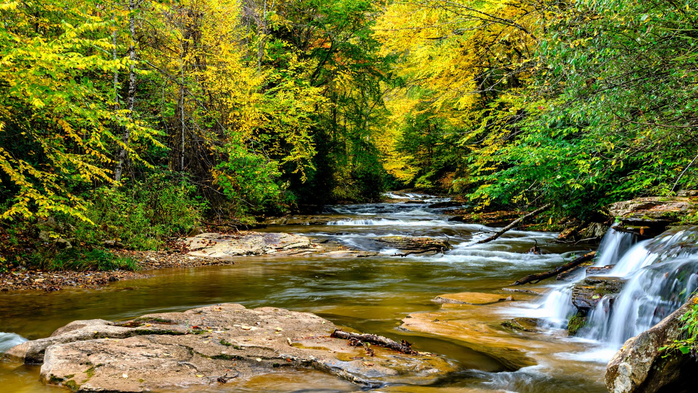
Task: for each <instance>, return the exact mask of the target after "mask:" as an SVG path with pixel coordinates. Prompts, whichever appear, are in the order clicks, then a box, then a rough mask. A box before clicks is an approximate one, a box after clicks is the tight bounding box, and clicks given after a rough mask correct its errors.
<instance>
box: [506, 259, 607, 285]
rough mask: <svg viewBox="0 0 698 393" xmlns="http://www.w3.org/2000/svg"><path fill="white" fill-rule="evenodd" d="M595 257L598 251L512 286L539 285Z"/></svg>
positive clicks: (527, 277)
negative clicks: (531, 283)
mask: <svg viewBox="0 0 698 393" xmlns="http://www.w3.org/2000/svg"><path fill="white" fill-rule="evenodd" d="M595 256H596V251H592V252H590V253H588V254H584V255H582V256H581V257H579V258H577V259H575V260H574V261H572V262H569V263H566V264H564V265H562V266H558V267H556V268H555V269H553V270H551V271H549V272H545V273H536V274H530V275H528V276H526V277H524V278H522V279H520V280H517V281H516V282H515V283H514V284H512V285H523V284H528V283H530V282H533V281H535V282H534V283H533V284H537V283H539V282H540V281H542V280H545V279H546V278H550V277H553V276H556V275H558V274H560V273H562V272H565V271H567V270H570V269H572V268H574V267H577V266H579V265H581V264H582V263H584V262H587V261H591V260H592V259H594V257H595Z"/></svg>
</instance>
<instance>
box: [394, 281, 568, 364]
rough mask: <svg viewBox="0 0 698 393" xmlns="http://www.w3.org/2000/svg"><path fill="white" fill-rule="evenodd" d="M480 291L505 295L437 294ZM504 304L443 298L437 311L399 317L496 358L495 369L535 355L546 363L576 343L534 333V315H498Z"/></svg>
mask: <svg viewBox="0 0 698 393" xmlns="http://www.w3.org/2000/svg"><path fill="white" fill-rule="evenodd" d="M481 295H489V296H490V299H487V300H491V299H499V298H506V297H507V296H509V295H506V294H496V293H494V294H479V293H471V292H465V293H456V294H443V295H439V296H438V298H442V299H474V298H479V297H480V296H481ZM516 296H517V297H521V299H520V300H531V299H534V298H535V296H536V295H527V294H524V293H520V294H516ZM483 300H486V299H483ZM507 304H509V303H508V302H500V301H496V302H494V303H489V304H479V305H473V304H465V303H450V302H445V303H443V304H442V306H441V309H440V310H438V311H434V312H420V313H412V314H410V315H409V316H408V317H407V318H404V319H403V320H402V325H401V328H402V329H405V330H408V331H413V332H422V333H428V334H430V335H435V336H440V337H447V338H448V339H449V340H458V341H459V343H461V344H462V345H464V346H467V347H469V348H471V349H473V350H475V351H478V352H480V353H482V354H484V355H486V356H489V357H490V358H492V359H495V360H496V361H497V362H499V364H500V366H501V367H502V369H500V370H499V371H502V370H508V371H513V370H518V369H520V368H522V367H527V366H533V365H536V364H537V363H538V361H537V359H536V358H542V359H543V360H542V362H543V363H547V362H548V361H550V360H549V359H553V358H554V356H556V354H558V353H560V352H565V351H570V347H568V345H572V346H574V345H576V344H570V343H565V342H563V341H562V340H559V339H558V338H556V337H554V336H550V335H547V334H542V333H538V332H539V329H538V328H537V325H538V321H537V320H536V319H534V318H514V319H504V318H502V315H501V314H500V313H499V312H498V310H501V309H502V308H504V307H507ZM539 339H540V340H545V345H541V341H538V340H539ZM548 340H549V341H548ZM543 348H544V349H543ZM483 362H484V361H483ZM481 367H482V366H481Z"/></svg>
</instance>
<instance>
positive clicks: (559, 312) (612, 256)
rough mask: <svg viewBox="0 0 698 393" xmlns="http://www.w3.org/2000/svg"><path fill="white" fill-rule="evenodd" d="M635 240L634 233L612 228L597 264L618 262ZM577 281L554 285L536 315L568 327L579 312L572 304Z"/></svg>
mask: <svg viewBox="0 0 698 393" xmlns="http://www.w3.org/2000/svg"><path fill="white" fill-rule="evenodd" d="M633 242H634V236H633V235H632V234H630V233H627V232H620V231H616V230H613V229H612V228H611V229H610V230H609V231H608V232H607V233H606V235H605V236H604V238H603V239H602V240H601V244H600V245H599V249H598V252H597V255H598V257H597V262H596V264H595V266H608V265H614V264H616V263H617V262H618V261H619V259H621V257H622V256H623V255H624V254H625V253H626V251H627V250H628V248H630V247H631V246H632V244H633ZM580 274H581V275H582V277H581V278H584V277H583V274H584V273H578V275H580ZM577 278H580V277H577ZM576 282H577V280H573V283H571V284H570V283H563V284H555V285H553V290H552V291H550V293H549V294H548V295H547V296H546V297H545V298H544V299H543V302H542V304H541V306H540V308H539V309H538V311H537V312H536V313H535V314H536V315H535V316H536V317H538V318H542V319H543V320H545V321H546V325H548V327H552V328H564V327H566V325H567V321H568V320H569V318H570V317H571V316H572V315H574V314H575V313H576V312H577V309H576V308H575V307H574V305H572V288H573V287H574V285H575V283H576Z"/></svg>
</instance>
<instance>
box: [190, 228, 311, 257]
mask: <svg viewBox="0 0 698 393" xmlns="http://www.w3.org/2000/svg"><path fill="white" fill-rule="evenodd" d="M184 244H185V246H186V247H187V248H188V249H189V250H190V252H189V255H192V256H196V257H207V258H225V257H235V256H251V255H265V254H274V253H277V252H284V251H286V252H288V251H290V250H298V249H309V248H311V247H312V242H311V240H310V238H308V237H306V236H301V235H294V234H288V233H257V232H249V233H244V234H242V235H228V234H221V233H203V234H201V235H197V236H194V237H190V238H187V239H184Z"/></svg>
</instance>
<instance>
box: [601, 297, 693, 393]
mask: <svg viewBox="0 0 698 393" xmlns="http://www.w3.org/2000/svg"><path fill="white" fill-rule="evenodd" d="M696 300H698V297H693V298H691V299H690V300H689V301H688V302H686V304H684V305H683V306H682V307H681V308H679V309H678V310H676V311H674V312H673V313H672V314H671V315H669V316H668V317H666V318H664V319H663V320H662V321H661V322H659V323H658V324H657V325H655V326H654V327H653V328H651V329H649V330H646V331H645V332H643V333H641V334H639V335H638V336H636V337H633V338H630V339H629V340H628V341H626V342H625V344H624V345H623V347H622V348H621V349H620V351H618V352H617V353H616V354H615V355H614V356H613V359H611V361H610V362H609V363H608V366H607V368H606V387H607V388H608V390H609V392H611V393H631V392H643V393H653V392H660V391H661V392H689V391H695V387H696V386H697V384H698V373H696V370H698V362H696V359H694V358H692V357H691V356H689V355H682V354H681V353H670V354H667V353H666V352H664V351H662V350H661V348H662V347H665V346H667V345H670V344H672V343H673V342H674V341H675V340H677V339H680V338H681V335H682V334H683V331H682V330H681V326H682V322H681V321H680V318H681V316H683V315H684V314H685V313H686V312H687V311H689V310H690V309H691V308H692V307H693V306H694V304H695V301H696ZM666 355H668V356H666Z"/></svg>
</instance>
